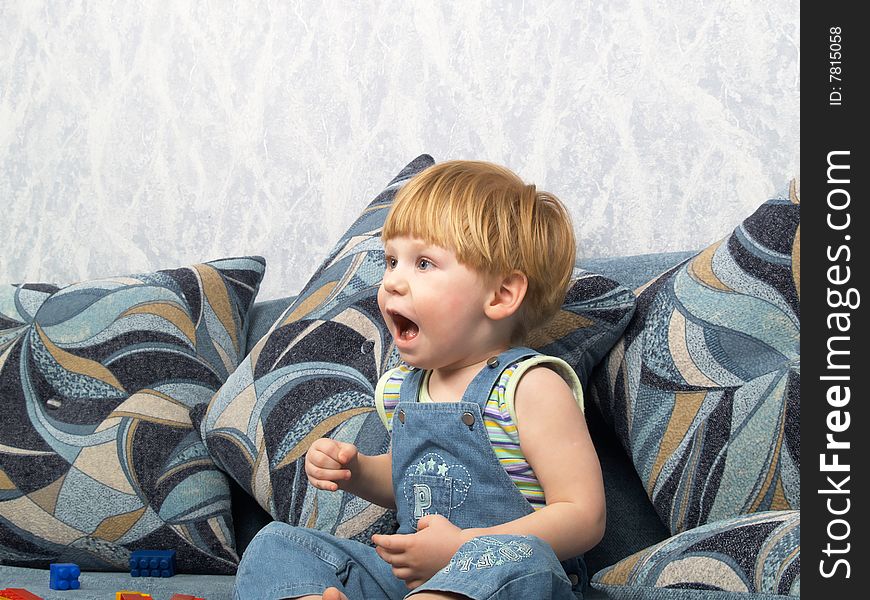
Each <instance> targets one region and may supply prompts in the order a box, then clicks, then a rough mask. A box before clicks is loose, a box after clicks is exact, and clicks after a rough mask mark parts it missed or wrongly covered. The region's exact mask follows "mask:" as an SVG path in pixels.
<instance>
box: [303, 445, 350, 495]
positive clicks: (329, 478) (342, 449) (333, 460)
mask: <svg viewBox="0 0 870 600" xmlns="http://www.w3.org/2000/svg"><path fill="white" fill-rule="evenodd" d="M356 456H357V449H356V446H354V445H353V444H348V443H345V442H337V441H335V440H331V439H329V438H320V439H318V440H316V441H315V442H314V443H313V444H312V445H311V448H309V449H308V452H307V453H306V455H305V474H306V475H308V481H310V482H311V485H313V486H314V487H316V488H318V489H321V490H327V491H331V492H334V491H336V490H338V489H339V485H338V482H340V481H346V480H348V479H350V478H351V471H350V469H346V468H344V467H346V466H347V464H348V463H349V462H350V461H351V460H353V459H354V458H356Z"/></svg>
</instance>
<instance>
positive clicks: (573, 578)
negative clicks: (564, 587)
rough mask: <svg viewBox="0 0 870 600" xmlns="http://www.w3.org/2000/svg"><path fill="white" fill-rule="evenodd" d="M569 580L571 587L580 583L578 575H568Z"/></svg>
mask: <svg viewBox="0 0 870 600" xmlns="http://www.w3.org/2000/svg"><path fill="white" fill-rule="evenodd" d="M568 580H569V581H570V582H571V585H577V584H578V583H580V576H579V575H577V574H576V573H571V574H570V575H568Z"/></svg>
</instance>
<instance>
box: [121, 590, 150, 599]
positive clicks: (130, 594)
mask: <svg viewBox="0 0 870 600" xmlns="http://www.w3.org/2000/svg"><path fill="white" fill-rule="evenodd" d="M115 600H154V598H153V597H152V596H151V594H143V593H142V592H123V591H122V592H116V593H115Z"/></svg>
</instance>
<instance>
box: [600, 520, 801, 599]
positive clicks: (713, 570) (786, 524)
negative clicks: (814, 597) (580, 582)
mask: <svg viewBox="0 0 870 600" xmlns="http://www.w3.org/2000/svg"><path fill="white" fill-rule="evenodd" d="M800 529H801V524H800V511H797V510H789V511H770V512H760V513H756V514H753V515H743V516H740V517H735V518H732V519H725V520H723V521H717V522H715V523H710V524H708V525H702V526H701V527H697V528H695V529H691V530H689V531H686V532H683V533H680V534H678V535H675V536H674V537H672V538H669V539H667V540H665V541H663V542H660V543H658V544H656V545H655V546H651V547H649V548H647V549H646V550H641V551H640V552H637V553H636V554H632V555H631V556H629V557H627V558H625V559H623V560H621V561H620V562H618V563H617V564H615V565H613V566H612V567H608V568H606V569H603V570H601V571H599V572H598V573H596V574H595V576H594V577H593V578H592V586H593V587H595V588H597V589H600V590H602V591H606V592H607V597H608V598H615V599H616V598H626V599H629V598H636V597H638V595H639V594H640V592H641V591H642V590H643V591H648V590H649V588H660V589H662V591H664V590H665V589H667V590H668V591H669V592H670V595H668V596H667V597H668V598H673V599H675V600H676V599H679V598H683V597H686V598H711V599H714V600H715V599H716V598H757V597H764V598H769V597H771V596H773V597H776V596H795V597H800V561H801V559H800V543H801V541H800V533H801V532H800ZM678 590H685V592H686V593H685V594H681V593H680V591H678ZM690 590H691V592H690ZM698 590H703V592H702V593H700V594H699V595H695V593H693V592H695V591H698ZM717 592H719V593H717ZM725 592H731V593H725ZM747 593H749V594H752V595H746V594H747ZM738 594H740V595H738Z"/></svg>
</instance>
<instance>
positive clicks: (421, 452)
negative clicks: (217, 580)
mask: <svg viewBox="0 0 870 600" xmlns="http://www.w3.org/2000/svg"><path fill="white" fill-rule="evenodd" d="M534 354H535V352H534V351H533V350H530V349H528V348H513V349H511V350H508V351H506V352H504V353H502V354H501V355H499V356H498V357H497V360H495V361H492V360H491V361H490V362H489V364H488V365H487V366H485V367H483V369H482V370H481V371H480V372H479V373H478V374H477V375H476V376H475V378H474V379H473V380H472V382H471V383H470V384H469V386H468V388H467V389H466V391H465V394H464V395H463V397H462V400H461V401H460V402H450V403H425V404H423V403H419V402H417V398H418V395H419V388H420V385H421V384H422V381H423V374H424V373H423V372H422V371H419V370H414V371H413V372H412V373H410V374H409V375H408V376H407V378H406V379H405V381H404V382H403V383H402V388H401V391H400V401H399V404H398V406H397V407H396V410H395V412H394V415H393V439H392V447H393V463H392V468H393V486H394V492H395V496H396V508H397V512H398V521H399V533H413V532H414V531H416V529H417V521H418V520H419V519H420V518H421V517H423V516H425V515H431V514H439V515H442V516H444V517H446V518H448V519H449V520H450V521H451V522H452V523H453V524H455V525H457V526H458V527H460V528H463V529H465V528H469V527H492V526H495V525H500V524H502V523H506V522H508V521H512V520H514V519H518V518H520V517H522V516H525V515H527V514H529V513H531V512H533V509H532V507H531V506H530V505H529V503H528V502H527V501H526V499H525V498H523V496H522V494H521V493H520V491H519V490H518V489H517V487H516V485H515V484H514V483H513V481H511V479H510V477H509V476H508V475H507V473H506V472H505V470H504V468H503V467H502V466H501V464H500V463H499V461H498V457H496V455H495V452H494V451H493V449H492V446H491V445H490V442H489V436H488V435H487V432H486V427H485V425H484V421H483V414H484V407H485V406H486V402H487V399H488V398H489V395H490V391H491V390H492V388H493V386H494V385H496V383H497V382H498V380H499V378H500V376H501V374H502V372H503V371H504V369H505V368H507V367H508V366H510V365H511V364H513V363H515V362H517V361H518V360H520V359H522V358H525V357H527V356H531V355H534ZM569 576H570V579H569ZM236 580H237V583H236V598H237V600H242V599H244V598H258V599H263V600H269V599H278V598H294V597H298V596H303V595H306V594H320V593H322V591H323V590H324V589H325V588H326V587H329V586H335V587H337V588H339V589H341V590H343V591H344V593H345V594H346V595H347V596H348V597H349V598H350V599H351V600H372V599H381V598H382V599H384V600H387V599H390V600H392V599H396V598H404V597H405V596H406V595H409V591H408V589H407V588H406V587H405V584H404V582H403V581H401V580H399V579H397V578H395V577H394V576H393V574H392V569H391V568H390V566H389V565H388V564H387V563H385V562H384V561H383V560H381V558H380V557H379V556H378V555H377V554H376V553H375V551H374V549H373V548H371V547H369V546H366V545H364V544H360V543H358V542H353V541H350V540H342V539H338V538H335V537H334V536H332V535H329V534H327V533H324V532H321V531H316V530H311V529H304V528H299V527H293V526H290V525H287V524H284V523H272V524H271V525H269V526H268V527H266V528H265V529H263V530H262V531H261V532H260V533H258V534H257V536H256V537H255V538H254V539H253V540H252V541H251V544H250V545H249V546H248V549H247V550H246V551H245V554H244V556H243V557H242V561H241V564H240V565H239V571H238V574H237V576H236ZM572 581H574V582H576V583H575V584H574V585H573V586H572ZM586 581H587V576H586V569H585V565H584V564H583V563H582V561H580V560H578V559H572V560H570V561H564V562H562V563H560V562H559V560H558V559H557V558H556V555H555V553H554V552H553V550H552V548H550V546H549V545H548V544H546V543H545V542H543V541H542V540H540V539H538V538H536V537H533V536H513V535H495V536H481V537H478V538H475V539H473V540H471V541H469V542H467V543H466V544H464V545H463V546H462V547H461V548H460V549H459V551H457V553H456V554H455V555H454V557H453V559H452V560H451V561H450V563H449V564H448V565H447V566H445V567H444V568H443V569H442V570H441V571H439V572H438V573H436V574H435V575H434V576H433V577H432V578H431V579H430V580H429V581H428V582H426V583H425V584H423V585H422V586H420V587H418V588H416V589H415V590H414V591H413V592H411V593H410V595H413V594H415V593H418V592H421V591H444V592H454V593H458V594H463V595H465V596H467V597H468V598H472V599H474V600H490V599H508V598H552V599H554V600H562V599H565V600H569V599H571V600H573V599H574V598H577V597H580V595H581V591H582V589H583V587H585V585H586Z"/></svg>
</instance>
